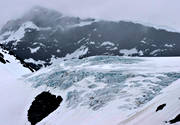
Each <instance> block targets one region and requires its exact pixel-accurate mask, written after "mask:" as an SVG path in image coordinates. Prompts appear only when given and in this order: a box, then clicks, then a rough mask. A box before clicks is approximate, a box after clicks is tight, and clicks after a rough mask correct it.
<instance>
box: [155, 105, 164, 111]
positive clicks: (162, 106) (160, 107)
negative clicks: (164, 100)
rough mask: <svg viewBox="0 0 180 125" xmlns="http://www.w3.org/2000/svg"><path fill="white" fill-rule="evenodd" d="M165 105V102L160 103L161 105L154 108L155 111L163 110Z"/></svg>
mask: <svg viewBox="0 0 180 125" xmlns="http://www.w3.org/2000/svg"><path fill="white" fill-rule="evenodd" d="M165 106H166V104H162V105H160V106H158V107H157V109H156V112H158V111H160V110H163V109H164V107H165Z"/></svg>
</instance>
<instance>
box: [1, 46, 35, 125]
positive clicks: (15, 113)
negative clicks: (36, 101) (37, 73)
mask: <svg viewBox="0 0 180 125" xmlns="http://www.w3.org/2000/svg"><path fill="white" fill-rule="evenodd" d="M0 54H1V55H0V58H1V59H3V60H4V61H5V63H2V62H0V100H1V102H0V125H13V124H19V125H23V124H24V119H26V112H27V108H29V105H30V104H31V102H32V100H33V98H34V96H35V95H36V94H37V92H36V91H34V89H33V88H32V87H30V86H28V85H26V84H24V83H23V82H22V81H20V80H18V79H19V78H21V77H22V75H25V74H29V73H31V70H30V69H28V68H26V67H24V66H23V64H21V63H20V61H19V60H17V59H16V57H14V56H13V55H10V54H9V52H8V51H6V50H4V49H2V48H0ZM24 65H25V64H24Z"/></svg>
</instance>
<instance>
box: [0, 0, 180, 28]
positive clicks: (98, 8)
mask: <svg viewBox="0 0 180 125" xmlns="http://www.w3.org/2000/svg"><path fill="white" fill-rule="evenodd" d="M35 5H40V6H44V7H47V8H52V9H55V10H58V11H60V12H62V13H64V14H66V15H73V16H80V17H83V18H84V17H94V18H99V19H107V20H131V21H138V22H144V23H147V24H155V25H160V26H163V27H169V28H173V29H176V30H178V31H180V16H179V12H180V6H179V5H180V1H179V0H46V1H45V0H1V2H0V27H1V26H2V25H3V24H5V23H6V22H7V21H8V20H10V19H16V18H18V17H20V16H21V15H22V14H23V13H25V12H26V11H27V10H29V9H30V8H31V7H33V6H35Z"/></svg>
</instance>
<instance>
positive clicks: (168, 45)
mask: <svg viewBox="0 0 180 125" xmlns="http://www.w3.org/2000/svg"><path fill="white" fill-rule="evenodd" d="M164 46H165V47H169V48H172V47H174V44H165V45H164Z"/></svg>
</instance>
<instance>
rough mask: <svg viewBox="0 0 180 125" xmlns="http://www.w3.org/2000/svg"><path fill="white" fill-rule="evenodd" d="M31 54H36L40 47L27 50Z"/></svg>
mask: <svg viewBox="0 0 180 125" xmlns="http://www.w3.org/2000/svg"><path fill="white" fill-rule="evenodd" d="M29 49H30V51H31V53H37V51H38V50H39V49H40V47H36V48H29Z"/></svg>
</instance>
